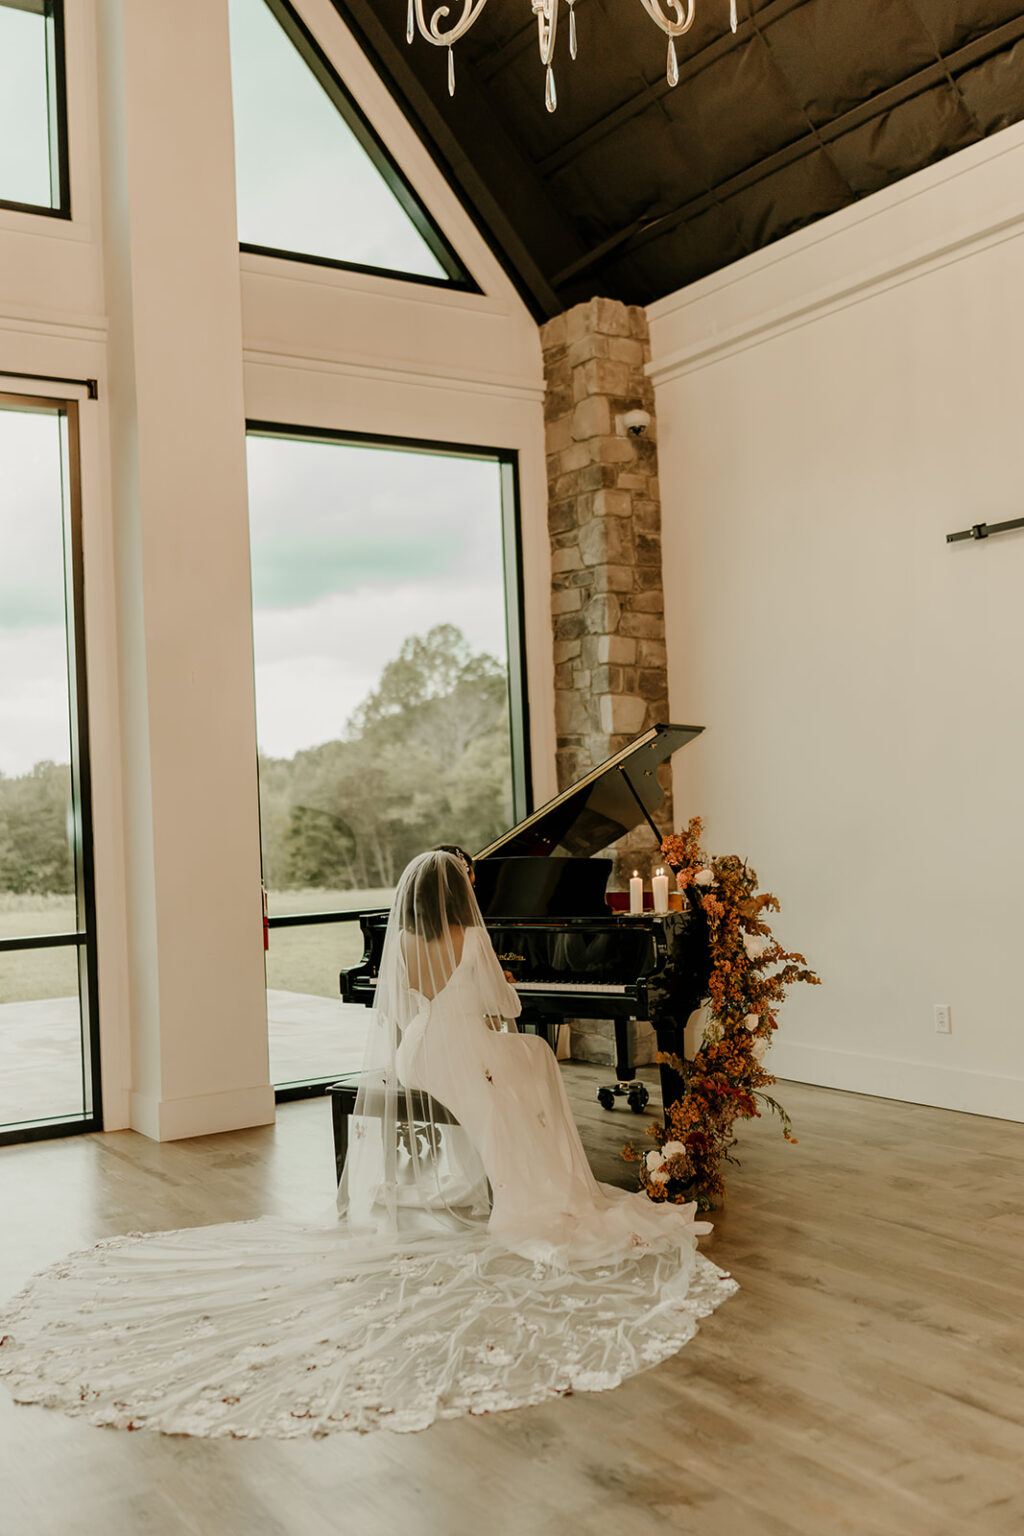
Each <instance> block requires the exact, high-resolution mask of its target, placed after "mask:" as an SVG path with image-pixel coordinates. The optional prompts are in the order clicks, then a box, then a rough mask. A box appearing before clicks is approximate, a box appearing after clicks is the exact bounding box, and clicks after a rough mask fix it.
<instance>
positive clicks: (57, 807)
mask: <svg viewBox="0 0 1024 1536" xmlns="http://www.w3.org/2000/svg"><path fill="white" fill-rule="evenodd" d="M70 808H71V768H70V766H69V765H68V764H67V763H51V762H43V763H36V765H35V767H34V768H32V769H31V770H30V771H29V772H28V773H24V774H19V775H17V776H16V777H11V778H5V777H4V776H3V775H2V774H0V890H5V891H16V892H18V893H19V894H25V893H29V894H32V895H40V894H46V893H51V892H55V893H60V894H64V893H67V892H69V891H73V890H74V888H75V866H74V858H73V855H72V850H71V842H70V838H69V832H68V824H69V816H70Z"/></svg>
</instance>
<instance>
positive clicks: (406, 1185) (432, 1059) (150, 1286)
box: [0, 853, 735, 1437]
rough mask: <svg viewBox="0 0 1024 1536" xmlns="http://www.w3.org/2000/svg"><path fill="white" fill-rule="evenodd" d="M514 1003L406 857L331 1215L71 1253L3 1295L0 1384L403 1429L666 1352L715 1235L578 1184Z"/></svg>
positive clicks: (59, 1397)
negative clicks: (702, 1243) (319, 1220)
mask: <svg viewBox="0 0 1024 1536" xmlns="http://www.w3.org/2000/svg"><path fill="white" fill-rule="evenodd" d="M439 882H440V886H439ZM439 890H440V894H438V892H439ZM467 893H468V894H467ZM439 906H440V908H441V909H442V921H441V922H440V924H439V923H438V921H437V910H438V907H439ZM403 913H404V922H403ZM518 1012H519V1001H518V998H517V997H516V995H515V993H514V992H513V991H512V989H511V988H510V987H509V986H508V984H507V982H506V981H505V979H504V977H503V975H502V972H501V969H500V967H499V966H498V963H497V961H496V959H495V957H494V952H493V950H492V948H491V946H490V943H489V940H488V937H487V932H486V929H485V928H484V927H483V926H482V920H481V919H480V917H479V911H478V909H477V908H476V903H475V902H474V901H473V898H472V894H471V892H469V888H468V883H467V882H466V881H465V876H464V872H463V870H462V866H461V865H460V864H458V862H457V861H456V860H454V859H453V858H452V857H451V856H450V855H448V854H446V853H442V854H427V855H422V856H421V858H420V859H419V860H414V861H413V864H412V865H411V866H410V868H409V870H408V871H407V872H406V874H405V876H403V882H402V885H400V887H399V891H398V893H397V895H396V903H395V908H394V910H393V913H392V921H391V924H390V925H389V933H388V938H387V941H386V943H385V950H384V958H383V961H382V965H381V976H380V983H379V986H378V997H377V1008H376V1009H375V1010H374V1028H373V1030H372V1032H371V1044H370V1047H369V1051H370V1058H369V1059H370V1061H372V1062H373V1065H372V1066H370V1067H368V1069H367V1071H366V1072H365V1073H364V1086H363V1087H362V1088H361V1089H360V1094H359V1099H358V1101H357V1104H356V1114H355V1116H354V1118H353V1126H352V1137H351V1151H350V1155H349V1158H348V1160H347V1163H346V1167H345V1171H344V1176H343V1180H342V1187H341V1191H340V1195H339V1206H340V1209H341V1219H340V1220H334V1221H332V1222H331V1223H330V1224H329V1225H298V1224H294V1223H288V1222H284V1221H279V1220H271V1219H266V1218H265V1219H262V1220H259V1221H252V1222H242V1223H237V1222H236V1223H231V1224H229V1225H222V1226H212V1227H211V1226H207V1227H197V1228H193V1229H189V1230H185V1231H179V1232H158V1233H154V1234H150V1235H142V1234H132V1235H130V1236H127V1237H118V1238H113V1239H110V1240H108V1241H106V1242H101V1243H99V1244H97V1245H96V1246H95V1247H94V1248H91V1249H89V1250H87V1251H86V1252H83V1253H79V1254H74V1255H72V1256H71V1257H69V1258H68V1259H66V1260H64V1261H63V1262H62V1263H60V1264H58V1265H56V1266H55V1267H53V1268H52V1269H50V1270H48V1271H46V1272H45V1273H44V1274H42V1275H39V1276H37V1277H36V1278H35V1279H34V1280H32V1281H31V1282H30V1284H29V1285H28V1286H27V1287H26V1288H25V1290H24V1291H23V1292H22V1293H21V1294H20V1295H19V1296H17V1297H15V1298H14V1300H13V1302H11V1303H10V1304H9V1305H8V1306H7V1307H5V1308H2V1309H0V1376H2V1377H4V1378H5V1379H6V1384H7V1386H8V1388H9V1390H10V1391H11V1392H12V1393H13V1395H14V1397H15V1398H16V1399H17V1400H18V1401H19V1402H24V1403H41V1404H45V1405H46V1406H49V1407H57V1408H61V1409H63V1410H64V1411H65V1412H67V1413H71V1414H76V1415H80V1416H82V1417H84V1418H86V1419H88V1420H89V1421H90V1422H92V1423H94V1424H103V1425H111V1426H116V1427H119V1428H142V1427H148V1428H154V1429H159V1430H162V1431H164V1432H166V1433H171V1434H192V1435H234V1436H245V1437H249V1436H261V1435H262V1436H274V1437H291V1436H296V1435H308V1434H313V1435H324V1434H328V1433H330V1432H332V1431H335V1430H342V1429H357V1430H366V1429H373V1428H377V1427H386V1428H389V1429H392V1430H419V1429H423V1428H425V1427H426V1426H427V1425H429V1424H430V1423H432V1422H433V1421H434V1420H435V1419H438V1418H451V1417H456V1416H458V1415H461V1414H465V1413H481V1412H487V1411H493V1410H496V1409H506V1408H516V1407H521V1406H524V1405H527V1404H531V1403H538V1402H543V1401H545V1400H546V1399H548V1398H550V1397H553V1396H557V1395H560V1394H563V1393H566V1392H569V1391H602V1390H605V1389H607V1388H611V1387H614V1386H616V1385H618V1383H619V1382H621V1381H622V1380H623V1379H624V1378H625V1377H627V1376H630V1375H632V1374H634V1373H635V1372H637V1371H640V1370H643V1369H645V1368H647V1367H648V1366H652V1365H655V1364H657V1363H658V1362H659V1361H662V1360H664V1359H666V1358H667V1357H668V1356H670V1355H672V1354H674V1353H675V1352H676V1351H677V1350H678V1349H680V1348H681V1347H682V1346H683V1345H684V1344H685V1343H686V1342H687V1341H688V1340H689V1339H690V1338H692V1336H693V1334H694V1333H695V1332H696V1329H697V1324H698V1320H699V1319H700V1318H701V1317H704V1316H706V1315H708V1314H709V1313H710V1312H711V1311H712V1310H713V1309H714V1308H715V1307H716V1306H717V1305H718V1304H719V1303H720V1302H721V1301H723V1300H724V1299H725V1298H726V1297H727V1296H728V1295H730V1294H731V1292H732V1291H733V1290H734V1289H735V1283H734V1282H733V1281H732V1280H731V1279H730V1278H729V1277H728V1276H727V1275H725V1274H724V1273H723V1272H722V1271H721V1270H719V1269H718V1268H717V1267H716V1266H715V1265H714V1264H712V1263H710V1262H709V1261H708V1260H707V1259H705V1258H704V1257H703V1256H702V1255H700V1254H698V1253H697V1251H696V1236H697V1234H699V1233H701V1232H706V1231H709V1230H710V1228H709V1227H708V1226H707V1225H706V1224H701V1223H695V1222H694V1220H693V1217H694V1213H695V1208H694V1207H693V1206H686V1207H679V1206H672V1205H665V1204H657V1205H656V1204H653V1203H652V1202H651V1201H649V1200H648V1199H647V1197H646V1196H645V1195H642V1194H631V1193H627V1192H626V1191H624V1190H621V1189H616V1188H613V1187H611V1186H608V1185H602V1184H599V1183H598V1182H597V1181H596V1180H595V1179H594V1177H593V1174H592V1173H591V1171H590V1168H589V1165H588V1163H587V1160H586V1157H585V1154H584V1152H583V1148H582V1145H581V1143H580V1139H579V1135H578V1132H577V1130H576V1127H575V1125H574V1123H573V1121H572V1117H571V1114H570V1111H569V1107H568V1103H567V1101H566V1097H565V1091H564V1087H563V1085H562V1080H561V1075H560V1070H559V1067H558V1064H557V1062H556V1060H555V1057H554V1054H553V1053H552V1052H551V1050H550V1049H549V1048H548V1046H547V1045H546V1044H545V1042H543V1041H542V1040H540V1039H538V1038H537V1037H534V1036H527V1035H520V1034H518V1033H516V1032H514V1026H513V1027H512V1029H511V1030H510V1029H509V1020H510V1019H511V1018H513V1017H514V1016H515V1015H517V1014H518ZM503 1021H504V1022H503ZM438 1106H441V1108H440V1109H439V1108H438Z"/></svg>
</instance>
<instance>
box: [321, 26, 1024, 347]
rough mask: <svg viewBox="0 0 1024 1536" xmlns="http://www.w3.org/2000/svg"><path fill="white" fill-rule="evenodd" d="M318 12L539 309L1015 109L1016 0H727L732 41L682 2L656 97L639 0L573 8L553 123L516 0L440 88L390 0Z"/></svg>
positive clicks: (1006, 117) (429, 51) (530, 29)
mask: <svg viewBox="0 0 1024 1536" xmlns="http://www.w3.org/2000/svg"><path fill="white" fill-rule="evenodd" d="M334 3H335V5H336V6H337V9H338V10H339V12H340V13H341V15H342V16H343V17H344V19H345V20H346V21H347V23H348V24H349V26H350V27H351V28H352V30H353V31H354V32H355V34H356V36H357V37H358V38H359V40H360V42H361V43H362V45H363V47H364V48H365V50H366V51H367V53H368V54H369V55H370V57H371V59H372V60H373V62H374V63H375V65H376V67H377V68H378V70H379V72H380V73H381V75H382V76H383V78H384V80H385V82H386V84H387V85H388V86H389V88H390V89H391V91H392V92H393V94H394V95H395V97H396V98H397V100H398V102H399V104H400V105H401V106H402V107H403V109H404V111H405V112H406V114H407V115H408V116H409V118H410V119H411V120H412V122H413V124H414V126H415V127H416V129H417V131H418V132H419V134H420V136H421V138H422V139H423V140H424V142H425V143H426V144H427V146H428V148H429V149H430V150H431V152H432V153H433V155H434V157H435V159H436V160H437V162H438V164H439V165H440V166H441V168H442V169H443V170H444V172H445V174H446V176H447V177H448V179H449V181H450V182H451V183H452V185H453V186H454V187H455V189H456V191H457V192H458V193H459V195H460V197H461V198H462V201H463V202H464V204H465V205H466V206H467V208H468V209H469V210H470V212H471V213H472V214H473V216H474V218H475V219H476V221H477V223H478V225H479V226H480V228H481V229H482V230H483V232H484V233H485V234H486V236H487V238H488V239H489V241H490V243H491V245H492V246H493V247H494V249H495V250H496V251H497V253H498V254H499V256H500V257H501V259H502V261H503V262H504V264H505V266H506V268H507V270H508V271H509V272H510V274H511V275H512V276H513V278H514V280H515V281H516V283H517V285H518V287H519V289H520V291H521V292H522V293H523V295H524V297H525V298H526V299H527V301H528V302H529V303H530V305H531V308H532V309H533V311H534V313H535V314H536V315H537V316H538V318H544V317H547V316H550V315H553V314H557V313H559V312H560V311H561V310H563V309H566V308H568V307H569V306H570V305H572V304H575V303H578V302H579V301H580V300H584V299H589V298H591V297H592V296H593V295H594V294H601V295H605V296H607V297H610V298H617V299H622V300H624V301H625V302H627V303H630V304H646V303H649V302H651V301H652V300H654V299H657V298H661V297H662V296H664V295H665V294H667V293H671V292H673V291H674V290H675V289H677V288H681V287H682V286H684V285H685V284H686V283H689V282H693V281H694V280H695V279H697V278H699V277H703V276H705V275H706V274H708V273H710V272H714V271H716V270H717V269H718V268H720V267H724V266H726V265H727V264H728V263H729V262H731V261H735V260H736V259H737V258H738V257H740V256H743V255H745V254H747V253H748V252H750V251H755V250H758V249H760V248H761V247H762V246H765V245H768V244H770V242H771V241H773V240H777V239H779V238H780V236H782V235H785V234H788V233H789V232H790V231H792V230H795V229H800V228H802V227H803V226H804V225H807V224H810V223H813V222H814V220H815V219H820V218H822V217H823V216H824V215H825V214H828V213H833V212H835V210H836V209H839V208H844V207H846V206H847V205H848V204H850V203H853V202H855V201H857V200H858V199H859V198H862V197H866V196H868V195H869V194H870V193H872V192H876V191H878V190H879V189H880V188H882V187H886V186H889V185H890V184H891V183H892V182H894V181H898V180H899V179H900V178H901V177H903V176H907V175H909V174H910V173H911V172H912V171H916V170H920V169H921V168H922V167H923V166H926V165H930V164H931V163H932V162H933V161H936V160H940V159H942V158H943V156H945V155H948V154H952V153H953V151H955V150H958V149H962V148H964V147H965V146H966V145H969V144H974V143H976V142H977V141H978V140H980V139H982V138H985V137H986V136H987V135H989V134H991V133H995V132H997V131H998V130H999V129H1000V128H1004V127H1006V126H1007V125H1009V124H1010V123H1014V122H1017V121H1018V120H1020V119H1022V118H1024V5H1022V4H1021V3H1020V0H739V15H740V21H739V29H738V31H737V33H736V35H735V36H733V35H732V34H731V33H730V31H729V27H728V3H727V0H697V21H696V24H695V25H694V27H693V29H692V31H691V32H689V33H688V34H687V35H686V36H685V37H684V38H682V39H681V40H680V42H679V43H678V44H677V51H678V55H679V84H678V85H677V86H676V87H675V88H674V89H672V88H670V87H669V86H668V84H667V83H666V80H665V56H666V40H665V37H664V36H663V34H662V33H661V32H660V31H659V30H658V28H657V27H655V25H654V24H653V22H651V21H650V19H649V18H648V17H647V16H646V14H645V13H644V11H643V8H642V6H641V4H640V0H576V14H577V25H578V29H579V43H580V46H579V57H578V58H577V60H576V62H575V63H572V62H570V60H569V56H568V49H567V46H566V39H565V37H564V36H563V35H562V34H561V33H560V34H559V40H558V43H559V46H558V49H557V53H556V61H555V76H556V80H557V86H558V110H557V111H556V112H554V113H548V112H546V111H545V109H544V77H543V72H542V70H541V66H540V61H539V58H538V51H537V41H536V24H535V22H534V21H533V20H532V18H531V17H530V13H529V10H528V5H527V0H491V3H490V5H489V6H488V7H487V8H486V9H485V11H484V13H483V15H482V16H481V18H480V20H479V21H478V22H477V23H476V25H475V26H474V27H473V28H472V29H471V30H470V32H469V33H468V35H467V36H466V37H465V38H464V39H463V40H462V42H460V43H459V44H457V45H456V49H455V65H456V78H457V88H456V93H455V96H454V98H452V99H449V97H448V93H447V83H446V81H447V73H446V57H445V52H444V50H443V49H439V48H434V47H431V46H430V45H429V44H428V43H426V42H424V41H423V40H422V39H421V38H417V39H416V40H415V41H414V43H413V44H412V46H407V45H406V43H405V21H406V0H334ZM437 3H439V0H437ZM449 4H451V5H452V10H453V12H455V13H456V14H457V13H458V10H459V5H458V0H456V3H455V4H452V0H449ZM432 8H433V7H431V6H430V5H429V4H428V6H427V14H428V15H429V14H430V12H431V10H432ZM527 18H529V19H528V20H527Z"/></svg>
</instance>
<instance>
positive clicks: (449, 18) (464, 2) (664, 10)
mask: <svg viewBox="0 0 1024 1536" xmlns="http://www.w3.org/2000/svg"><path fill="white" fill-rule="evenodd" d="M561 3H562V0H530V6H531V9H532V11H533V14H534V16H536V18H537V42H538V45H539V47H540V62H541V66H542V68H543V70H544V105H545V106H546V107H547V109H548V111H549V112H553V111H554V110H555V108H556V107H557V105H558V94H557V92H556V90H555V72H554V57H555V37H556V35H557V32H558V11H559V6H560V5H561ZM486 4H487V0H455V4H454V9H455V11H456V14H455V15H453V14H452V11H453V5H452V4H448V5H437V4H435V0H429V5H430V6H433V9H429V6H428V5H425V3H424V0H409V9H408V15H407V17H406V26H405V40H406V42H407V43H411V42H412V40H413V38H414V37H415V36H416V33H417V32H418V33H419V34H420V36H421V37H423V38H426V40H427V42H428V43H433V44H434V45H435V46H436V47H438V48H447V50H448V94H449V96H454V94H455V55H454V53H453V52H452V49H453V47H454V45H455V44H456V43H457V42H458V41H459V39H460V38H462V37H465V35H466V33H467V32H468V31H469V29H470V27H471V26H472V25H473V23H474V22H475V21H476V19H477V17H478V16H479V15H480V12H481V11H482V10H483V8H484V6H485V5H486ZM565 4H566V7H567V9H568V12H569V57H570V59H575V57H576V53H577V37H576V9H575V7H576V4H577V0H565ZM640 4H641V5H642V6H643V8H644V10H645V11H646V12H647V14H648V16H649V17H650V18H651V20H652V21H653V22H654V23H655V24H656V25H657V26H659V27H660V28H661V30H662V31H663V32H664V34H665V36H666V37H667V38H668V59H667V62H666V67H665V78H666V80H667V81H668V83H669V85H678V84H679V62H678V60H677V58H676V47H675V40H676V38H677V37H682V36H683V34H684V33H686V32H689V30H690V28H691V27H692V26H693V23H694V21H695V20H696V14H697V0H640ZM737 25H738V21H737V16H736V0H729V26H730V27H731V29H732V31H733V32H735V31H736V27H737Z"/></svg>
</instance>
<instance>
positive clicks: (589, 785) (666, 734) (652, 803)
mask: <svg viewBox="0 0 1024 1536" xmlns="http://www.w3.org/2000/svg"><path fill="white" fill-rule="evenodd" d="M703 729H704V727H703V726H702V725H655V726H652V727H651V729H650V730H649V731H645V732H644V734H643V735H642V736H638V737H637V738H636V740H635V741H631V742H630V744H629V746H628V747H623V749H622V751H621V752H618V753H616V755H615V756H614V757H610V758H609V759H608V761H607V762H605V763H601V765H600V766H599V767H597V768H594V769H592V771H591V772H590V773H588V774H587V775H586V777H585V778H582V779H580V781H579V783H578V784H573V785H571V786H570V788H569V789H566V790H563V791H562V793H561V794H560V795H556V797H555V798H554V800H549V801H548V803H547V805H542V806H541V808H540V810H539V811H534V813H533V815H532V816H528V817H527V818H526V820H525V821H521V822H520V823H519V824H518V826H515V827H513V828H512V829H511V831H509V832H505V833H503V834H502V836H501V837H499V838H497V839H496V840H495V841H494V842H493V843H491V844H490V845H489V846H488V847H487V848H484V849H483V850H482V851H481V852H480V853H478V854H477V855H476V857H477V859H487V858H490V857H492V856H493V855H496V854H497V855H500V856H501V857H503V858H543V857H546V856H548V855H552V854H553V855H556V856H562V857H568V858H576V859H589V858H592V857H593V855H594V854H596V853H600V851H601V849H602V848H607V847H608V845H609V844H610V843H614V842H616V841H617V840H618V839H619V838H620V837H623V836H625V834H626V833H627V832H631V831H632V830H633V828H634V827H637V826H639V825H640V823H641V822H642V821H644V820H645V819H646V818H645V815H644V813H645V812H646V814H647V816H648V817H649V816H651V815H652V813H653V812H654V811H655V810H657V808H658V806H659V805H661V803H662V801H663V800H664V798H665V795H664V792H663V790H662V788H661V785H660V784H659V783H658V775H657V772H656V769H657V767H658V765H659V763H663V762H664V761H665V759H666V758H668V757H671V756H672V754H673V752H677V751H678V750H679V748H680V747H685V746H686V744H687V742H690V741H692V740H693V739H694V737H695V736H699V735H700V733H701V731H703Z"/></svg>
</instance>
